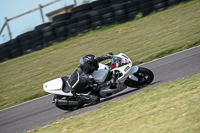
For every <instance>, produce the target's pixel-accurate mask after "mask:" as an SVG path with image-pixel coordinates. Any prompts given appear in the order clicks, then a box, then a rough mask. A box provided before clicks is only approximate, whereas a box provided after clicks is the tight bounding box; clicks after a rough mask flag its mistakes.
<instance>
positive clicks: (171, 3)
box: [167, 0, 186, 6]
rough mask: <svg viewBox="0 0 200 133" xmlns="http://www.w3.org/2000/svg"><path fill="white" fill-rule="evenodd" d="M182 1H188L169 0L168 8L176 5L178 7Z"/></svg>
mask: <svg viewBox="0 0 200 133" xmlns="http://www.w3.org/2000/svg"><path fill="white" fill-rule="evenodd" d="M182 1H186V0H167V4H168V6H174V5H178V4H179V3H180V2H182Z"/></svg>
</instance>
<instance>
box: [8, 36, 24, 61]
mask: <svg viewBox="0 0 200 133" xmlns="http://www.w3.org/2000/svg"><path fill="white" fill-rule="evenodd" d="M7 44H8V50H9V52H8V53H10V57H11V58H15V57H18V56H21V55H22V54H23V53H22V48H21V46H20V42H19V40H18V39H17V38H16V39H12V40H10V41H8V43H7Z"/></svg>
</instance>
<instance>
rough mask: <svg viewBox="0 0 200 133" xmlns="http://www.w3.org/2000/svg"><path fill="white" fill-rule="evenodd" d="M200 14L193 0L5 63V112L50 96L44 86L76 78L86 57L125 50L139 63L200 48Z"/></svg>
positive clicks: (1, 78) (1, 92)
mask: <svg viewBox="0 0 200 133" xmlns="http://www.w3.org/2000/svg"><path fill="white" fill-rule="evenodd" d="M199 16H200V2H199V0H193V1H191V2H189V3H186V4H182V5H179V6H175V7H173V8H170V9H168V10H165V11H162V12H158V13H155V14H152V15H149V16H147V17H144V18H141V19H139V20H136V21H131V22H127V23H124V24H120V25H114V26H111V27H108V28H105V29H102V30H99V31H93V32H91V33H88V34H85V35H79V37H76V38H73V39H69V40H67V41H64V42H62V43H57V44H56V45H54V46H51V47H48V48H45V49H43V50H40V51H37V52H33V53H31V54H27V55H24V56H21V57H19V58H15V59H12V60H8V61H6V62H3V63H0V73H1V74H0V109H4V108H7V107H10V106H13V105H16V104H19V103H22V102H25V101H28V100H31V99H34V98H37V97H40V96H43V95H46V94H47V93H45V92H44V91H43V89H42V84H43V83H44V82H46V81H49V80H52V79H54V78H57V77H62V76H66V75H71V74H72V72H73V71H74V69H75V68H76V67H77V66H78V64H79V59H80V58H81V57H82V56H83V55H85V54H89V53H93V54H95V55H96V56H102V55H105V54H106V53H108V52H111V51H112V52H113V53H115V52H122V53H125V54H127V55H128V56H129V57H130V58H131V59H132V61H133V63H134V65H137V64H139V63H143V62H146V61H150V60H153V59H155V58H159V57H162V56H164V55H167V54H171V53H174V52H177V51H181V50H183V49H186V48H189V47H193V46H196V45H200V40H199V37H200V17H199Z"/></svg>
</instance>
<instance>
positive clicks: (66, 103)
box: [55, 98, 79, 105]
mask: <svg viewBox="0 0 200 133" xmlns="http://www.w3.org/2000/svg"><path fill="white" fill-rule="evenodd" d="M55 104H56V105H79V101H69V100H64V99H57V98H56V99H55Z"/></svg>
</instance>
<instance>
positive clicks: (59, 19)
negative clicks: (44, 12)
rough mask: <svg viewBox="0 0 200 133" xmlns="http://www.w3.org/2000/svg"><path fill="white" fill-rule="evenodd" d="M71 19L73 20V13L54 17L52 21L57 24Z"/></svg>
mask: <svg viewBox="0 0 200 133" xmlns="http://www.w3.org/2000/svg"><path fill="white" fill-rule="evenodd" d="M69 18H71V13H63V14H59V15H56V16H54V17H53V18H52V20H53V21H54V22H56V21H63V20H67V19H69Z"/></svg>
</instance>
